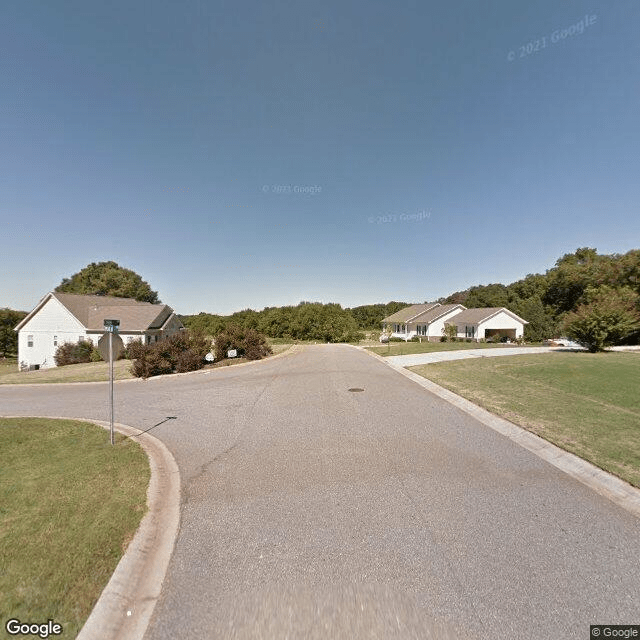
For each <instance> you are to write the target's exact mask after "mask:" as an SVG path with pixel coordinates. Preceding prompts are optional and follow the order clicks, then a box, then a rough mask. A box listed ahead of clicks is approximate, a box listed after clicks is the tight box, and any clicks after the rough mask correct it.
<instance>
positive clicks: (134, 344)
mask: <svg viewBox="0 0 640 640" xmlns="http://www.w3.org/2000/svg"><path fill="white" fill-rule="evenodd" d="M144 350H145V345H143V344H142V340H132V341H131V342H129V344H127V348H126V349H125V353H126V356H127V358H128V359H129V360H135V359H136V358H139V357H140V356H141V355H142V353H144Z"/></svg>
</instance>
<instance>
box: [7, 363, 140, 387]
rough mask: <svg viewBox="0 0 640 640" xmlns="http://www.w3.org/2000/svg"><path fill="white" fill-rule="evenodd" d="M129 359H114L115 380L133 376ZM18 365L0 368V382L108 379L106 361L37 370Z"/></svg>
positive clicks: (23, 382)
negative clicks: (22, 368) (24, 369)
mask: <svg viewBox="0 0 640 640" xmlns="http://www.w3.org/2000/svg"><path fill="white" fill-rule="evenodd" d="M130 367H131V360H116V361H115V362H114V365H113V374H114V379H115V380H128V379H129V378H133V377H134V376H133V374H132V373H130V371H129V368H130ZM17 369H18V365H17V364H16V363H14V365H13V366H11V367H8V368H7V369H5V368H0V384H33V383H41V382H104V381H106V380H109V363H108V362H87V363H83V364H68V365H66V366H64V367H52V368H51V369H41V370H38V371H18V370H17Z"/></svg>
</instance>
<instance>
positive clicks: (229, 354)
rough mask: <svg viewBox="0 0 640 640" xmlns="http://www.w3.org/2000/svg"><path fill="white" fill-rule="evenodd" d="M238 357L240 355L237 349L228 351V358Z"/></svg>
mask: <svg viewBox="0 0 640 640" xmlns="http://www.w3.org/2000/svg"><path fill="white" fill-rule="evenodd" d="M237 355H238V350H237V349H229V351H227V358H235V357H236V356H237Z"/></svg>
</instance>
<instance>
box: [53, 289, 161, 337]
mask: <svg viewBox="0 0 640 640" xmlns="http://www.w3.org/2000/svg"><path fill="white" fill-rule="evenodd" d="M51 295H52V296H54V297H55V298H57V299H58V300H59V301H60V302H61V303H62V304H63V305H64V306H65V307H66V308H67V309H68V310H69V311H70V312H71V313H72V314H73V315H74V316H75V317H76V318H77V319H78V320H79V321H80V322H81V323H82V324H83V325H84V326H85V327H86V328H87V329H88V330H89V331H102V330H103V328H104V319H105V318H109V319H113V320H120V327H119V330H120V331H146V330H147V329H159V328H160V327H161V326H162V325H163V324H164V323H165V322H166V320H167V318H169V316H171V314H172V313H173V309H172V308H171V307H170V306H169V305H166V304H151V303H150V302H138V301H137V300H133V299H131V298H116V297H113V296H83V295H77V294H74V293H57V292H53V293H52V294H51Z"/></svg>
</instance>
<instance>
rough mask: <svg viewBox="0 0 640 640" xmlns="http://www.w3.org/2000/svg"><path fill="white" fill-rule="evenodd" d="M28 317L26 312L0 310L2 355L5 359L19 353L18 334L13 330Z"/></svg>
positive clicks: (0, 350) (0, 348)
mask: <svg viewBox="0 0 640 640" xmlns="http://www.w3.org/2000/svg"><path fill="white" fill-rule="evenodd" d="M26 315H27V312H26V311H15V310H14V309H0V353H1V354H2V356H3V357H4V358H6V357H7V356H13V355H15V354H17V353H18V334H17V332H16V331H14V330H13V329H14V327H15V326H16V325H17V324H18V323H19V322H20V321H21V320H22V319H23V318H24V317H25V316H26Z"/></svg>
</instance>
